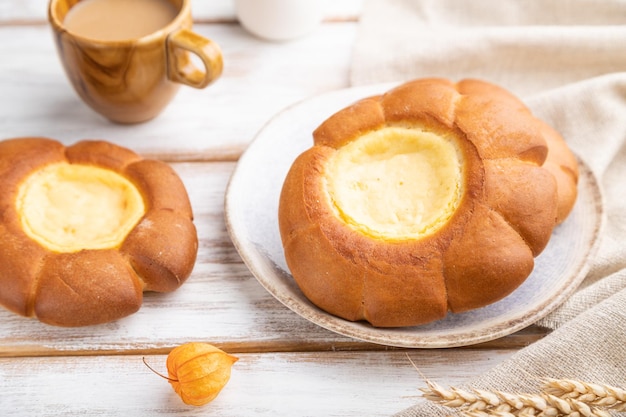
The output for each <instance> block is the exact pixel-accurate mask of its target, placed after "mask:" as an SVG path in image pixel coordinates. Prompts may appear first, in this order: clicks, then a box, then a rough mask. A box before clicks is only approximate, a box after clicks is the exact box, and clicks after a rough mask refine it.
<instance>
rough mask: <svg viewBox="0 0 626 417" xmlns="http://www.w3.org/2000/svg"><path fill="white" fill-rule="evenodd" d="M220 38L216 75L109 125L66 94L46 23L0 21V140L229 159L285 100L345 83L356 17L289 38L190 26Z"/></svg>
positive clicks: (220, 26) (221, 27) (170, 156)
mask: <svg viewBox="0 0 626 417" xmlns="http://www.w3.org/2000/svg"><path fill="white" fill-rule="evenodd" d="M195 29H196V31H197V32H198V33H199V34H200V35H203V36H206V37H209V38H211V39H213V40H214V41H216V42H217V43H219V44H220V46H221V48H222V51H223V54H224V72H223V74H222V77H221V78H220V79H219V80H218V81H216V82H215V84H213V85H211V86H209V87H208V88H206V89H204V90H196V89H192V88H189V87H182V88H181V89H180V90H179V92H178V94H177V95H176V97H175V98H174V99H173V101H172V102H171V103H170V104H169V106H168V107H167V108H166V109H165V110H164V112H163V113H161V115H159V117H157V118H156V119H154V120H152V121H150V122H147V123H143V124H140V125H133V126H124V125H116V124H113V123H110V122H109V121H107V120H106V119H104V118H103V117H102V116H100V115H98V114H97V113H95V112H94V111H92V110H91V109H89V108H88V107H87V106H86V105H85V104H84V103H83V102H82V101H81V100H80V99H79V98H78V96H77V95H76V94H75V93H74V91H73V89H72V87H71V86H70V84H69V82H68V80H67V78H66V76H65V74H64V73H63V69H62V68H61V63H60V61H59V59H58V58H57V55H56V51H55V49H54V44H53V40H52V35H51V33H50V30H49V29H48V28H45V27H0V38H15V39H19V42H7V43H3V44H2V45H1V46H0V53H2V54H3V56H15V57H19V59H3V60H0V74H2V77H0V91H2V92H3V93H2V95H0V109H2V113H1V115H0V117H1V122H0V126H1V127H2V132H1V135H2V137H3V138H9V137H18V136H32V135H42V136H48V137H52V138H54V139H57V140H60V141H62V142H63V143H66V144H67V143H72V142H74V141H77V140H80V139H84V138H94V139H96V138H98V139H99V138H101V139H106V140H109V141H111V142H113V143H116V144H120V145H122V146H126V147H129V148H131V149H133V150H134V151H136V152H138V153H140V154H142V155H144V156H148V157H155V158H159V159H163V160H168V161H190V160H191V161H212V160H236V159H237V158H238V157H239V155H240V154H241V152H242V151H243V150H244V149H245V147H246V146H247V145H248V143H250V141H251V140H252V139H253V138H254V135H255V134H256V132H257V131H258V130H259V129H260V128H261V127H262V126H263V125H264V124H265V123H266V121H267V120H268V119H270V118H271V117H273V116H274V115H275V114H276V113H278V112H279V111H281V110H283V109H284V108H285V107H287V106H289V105H291V104H293V103H294V102H297V101H300V100H303V99H305V98H307V97H309V96H312V95H316V94H319V93H322V92H326V91H331V90H335V89H340V88H344V87H346V86H347V84H348V66H349V62H350V50H351V44H352V40H353V39H354V36H355V32H356V24H355V23H343V24H339V23H330V24H325V25H323V26H321V27H320V28H319V29H318V31H317V32H316V34H315V36H311V37H305V38H302V39H298V40H295V41H293V42H288V43H269V42H263V41H261V40H258V39H256V38H254V37H252V36H251V35H249V34H248V33H247V32H245V31H244V30H243V29H241V28H240V27H239V26H237V25H228V24H226V25H224V24H218V25H196V26H195Z"/></svg>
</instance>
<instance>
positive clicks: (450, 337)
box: [225, 85, 602, 348]
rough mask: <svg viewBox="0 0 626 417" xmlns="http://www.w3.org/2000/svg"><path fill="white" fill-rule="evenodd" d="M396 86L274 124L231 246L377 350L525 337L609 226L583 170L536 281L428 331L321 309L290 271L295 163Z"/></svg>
mask: <svg viewBox="0 0 626 417" xmlns="http://www.w3.org/2000/svg"><path fill="white" fill-rule="evenodd" d="M389 87H390V85H378V86H367V87H359V88H351V89H346V90H339V91H334V92H331V93H327V94H324V95H320V96H316V97H313V98H311V99H307V100H305V101H303V102H300V103H298V104H296V105H294V106H292V107H290V108H288V109H286V110H284V111H283V112H281V113H280V114H278V115H277V116H276V117H275V118H273V119H272V120H270V121H269V122H268V124H266V125H265V126H264V127H263V129H261V131H260V132H259V133H258V135H257V137H256V138H255V139H254V140H253V141H252V143H251V144H250V146H249V147H248V149H247V150H246V151H245V152H244V154H243V155H242V157H241V159H240V160H239V162H238V164H237V167H236V169H235V171H234V173H233V175H232V177H231V180H230V182H229V185H228V189H227V192H226V202H225V213H226V223H227V227H228V231H229V233H230V236H231V239H232V241H233V243H234V245H235V247H236V248H237V250H238V251H239V254H240V255H241V257H242V259H243V261H244V262H245V263H246V265H247V266H248V268H249V269H250V271H251V272H252V274H253V275H254V276H255V277H256V278H257V279H258V281H259V282H260V283H261V284H262V285H263V286H264V287H265V288H266V289H267V291H269V292H270V293H271V294H272V295H273V296H274V297H276V298H277V299H278V300H279V301H281V302H282V303H283V304H284V305H286V306H287V307H289V308H290V309H292V310H293V311H294V312H296V313H297V314H299V315H300V316H302V317H304V318H305V319H307V320H310V321H311V322H313V323H316V324H318V325H319V326H322V327H324V328H326V329H329V330H331V331H334V332H336V333H339V334H342V335H345V336H349V337H352V338H355V339H359V340H363V341H368V342H373V343H377V344H383V345H389V346H398V347H413V348H436V347H453V346H464V345H471V344H476V343H480V342H486V341H489V340H493V339H496V338H499V337H502V336H505V335H508V334H511V333H513V332H515V331H517V330H520V329H522V328H524V327H526V326H528V325H530V324H532V323H533V322H535V321H537V320H538V319H540V318H542V317H543V316H545V315H546V314H548V313H549V312H550V311H552V310H553V309H554V308H555V307H557V306H558V305H559V304H561V303H562V302H563V301H564V300H565V299H566V298H567V297H568V296H569V295H571V293H572V292H573V291H574V290H575V289H576V287H577V286H578V285H579V284H580V283H581V281H582V280H583V278H584V276H585V274H586V271H587V259H588V257H589V255H590V253H591V252H592V250H593V248H594V246H595V242H596V238H597V235H598V230H599V228H600V223H601V218H602V205H601V201H602V199H601V195H600V191H599V189H598V184H597V182H596V180H595V178H594V176H593V175H592V173H591V171H590V170H589V169H588V168H587V166H586V165H584V163H582V162H581V177H580V184H579V197H578V200H577V203H576V205H575V207H574V209H573V211H572V213H571V215H570V216H569V217H568V218H567V220H566V221H565V222H564V223H563V224H561V225H560V226H558V227H557V228H556V229H555V231H554V236H553V237H552V239H551V240H550V243H549V245H548V246H547V248H546V249H545V250H544V251H543V252H542V254H541V255H540V256H539V257H538V258H537V259H536V266H535V269H534V271H533V273H532V274H531V276H530V277H529V278H528V279H527V280H526V281H525V282H524V283H523V284H522V285H521V286H520V287H519V288H518V289H517V290H516V291H514V292H513V293H512V294H511V295H509V296H508V297H506V298H504V299H502V300H500V301H499V302H497V303H494V304H491V305H489V306H487V307H484V308H480V309H477V310H474V311H470V312H467V313H462V314H449V315H448V316H447V317H446V318H445V319H442V320H439V321H437V322H433V323H430V324H427V325H422V326H416V327H405V328H393V329H390V328H375V327H373V326H371V325H369V324H368V323H363V322H350V321H347V320H343V319H341V318H338V317H336V316H333V315H330V314H328V313H326V312H324V311H322V310H321V309H319V308H317V307H316V306H315V305H313V304H312V303H311V302H309V301H308V299H307V298H306V297H304V295H303V294H302V293H301V292H300V290H299V288H298V286H297V285H296V284H295V282H294V280H293V278H292V277H291V275H290V273H289V269H288V268H287V265H286V263H285V258H284V256H283V249H282V245H281V241H280V235H279V231H278V219H277V213H278V199H279V195H280V191H281V188H282V184H283V181H284V178H285V176H286V174H287V171H288V170H289V168H290V166H291V164H292V162H293V161H294V159H295V158H296V156H298V155H299V154H300V153H301V152H302V151H304V150H306V149H307V148H309V147H310V146H311V145H312V136H311V132H312V131H313V130H314V129H315V128H316V127H317V126H318V125H319V124H320V123H321V122H323V121H324V120H325V119H326V118H327V117H328V116H330V115H331V114H333V113H335V112H336V111H338V110H340V109H342V108H343V107H345V106H347V105H349V104H351V103H352V102H354V101H356V100H358V99H361V98H363V97H366V96H369V95H373V94H380V93H382V92H384V91H386V90H387V89H388V88H389Z"/></svg>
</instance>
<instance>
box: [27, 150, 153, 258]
mask: <svg viewBox="0 0 626 417" xmlns="http://www.w3.org/2000/svg"><path fill="white" fill-rule="evenodd" d="M16 209H17V213H18V215H19V217H20V221H21V225H22V228H23V230H24V232H25V233H26V234H27V235H28V236H29V237H30V238H31V239H33V240H35V241H36V242H38V243H39V244H41V245H42V246H44V247H45V248H48V249H49V250H51V251H54V252H78V251H80V250H83V249H111V248H115V247H117V246H119V245H120V244H121V243H122V242H123V240H124V239H125V238H126V236H127V235H128V233H129V232H130V231H131V230H132V229H133V228H134V227H135V225H136V224H137V222H139V220H140V219H141V218H142V217H143V215H144V214H145V205H144V201H143V198H142V196H141V194H140V193H139V191H138V190H137V188H136V187H135V185H134V184H133V183H131V182H130V181H129V180H127V179H126V178H124V177H123V176H122V175H120V174H118V173H116V172H113V171H111V170H109V169H105V168H100V167H96V166H91V165H79V164H69V163H65V162H62V163H56V164H52V165H48V166H45V167H44V168H42V169H39V170H37V171H35V172H34V173H32V174H31V175H29V176H28V177H27V178H26V179H25V180H24V182H23V183H22V184H21V185H20V187H19V190H18V195H17V199H16Z"/></svg>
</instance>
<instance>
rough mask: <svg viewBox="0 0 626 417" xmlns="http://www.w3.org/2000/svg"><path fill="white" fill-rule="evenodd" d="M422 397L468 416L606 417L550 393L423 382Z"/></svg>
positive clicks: (576, 400) (572, 400)
mask: <svg viewBox="0 0 626 417" xmlns="http://www.w3.org/2000/svg"><path fill="white" fill-rule="evenodd" d="M421 391H422V393H423V396H424V398H426V399H427V400H429V401H433V402H436V403H438V404H441V405H443V406H446V407H452V408H457V409H460V410H461V411H462V412H463V413H464V415H465V416H468V417H484V416H497V417H514V416H515V417H527V416H537V417H559V416H568V417H609V416H610V414H609V413H608V412H606V411H604V410H598V409H595V408H592V407H591V406H590V405H589V404H587V403H585V402H583V401H580V400H579V399H577V398H570V397H565V398H560V397H559V396H557V395H554V394H551V393H541V394H511V393H506V392H501V391H493V392H492V391H485V390H479V389H472V390H469V391H468V390H463V389H460V388H455V387H451V388H447V389H446V388H443V387H442V386H440V385H439V384H437V383H435V382H432V381H427V387H426V388H422V389H421Z"/></svg>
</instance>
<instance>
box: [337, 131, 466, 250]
mask: <svg viewBox="0 0 626 417" xmlns="http://www.w3.org/2000/svg"><path fill="white" fill-rule="evenodd" d="M455 143H456V142H455V140H454V138H452V137H445V136H441V135H439V134H435V133H433V132H428V131H424V130H417V129H408V128H403V127H386V128H383V129H380V130H377V131H373V132H369V133H367V134H365V135H363V136H361V137H359V138H358V139H356V140H354V141H352V142H350V143H348V144H347V145H345V146H343V147H342V148H340V149H337V151H336V152H335V153H334V154H333V155H332V156H331V157H330V159H329V160H328V162H327V165H326V168H325V184H326V191H327V193H328V196H329V198H330V202H331V205H332V206H333V208H334V210H335V214H336V215H337V216H338V217H339V218H340V219H342V220H343V221H344V222H345V223H346V224H348V225H349V226H350V227H352V228H353V229H355V230H357V231H358V232H360V233H363V234H365V235H368V236H371V237H374V238H381V239H386V240H407V239H417V238H421V237H424V236H427V235H429V234H431V233H433V232H435V231H436V230H438V229H439V228H441V227H442V226H443V225H444V224H445V223H446V222H447V221H448V220H449V219H450V217H452V215H453V214H454V212H455V210H456V208H457V207H458V205H459V201H460V199H461V196H462V192H463V190H462V188H463V186H462V185H463V183H462V179H463V170H462V156H461V152H460V151H459V149H458V148H457V146H456V145H455Z"/></svg>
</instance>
